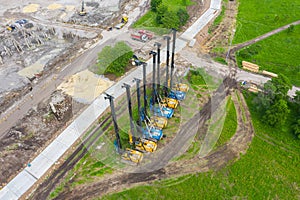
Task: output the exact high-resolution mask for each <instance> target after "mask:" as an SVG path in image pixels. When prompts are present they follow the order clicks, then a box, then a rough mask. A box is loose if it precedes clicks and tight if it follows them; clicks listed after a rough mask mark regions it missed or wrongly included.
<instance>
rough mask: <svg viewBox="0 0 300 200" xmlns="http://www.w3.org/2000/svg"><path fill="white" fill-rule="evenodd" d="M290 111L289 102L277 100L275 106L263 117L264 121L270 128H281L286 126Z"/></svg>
mask: <svg viewBox="0 0 300 200" xmlns="http://www.w3.org/2000/svg"><path fill="white" fill-rule="evenodd" d="M289 113H290V110H289V108H288V105H287V102H286V101H285V100H283V99H280V100H277V101H276V102H275V104H274V105H272V106H271V107H270V108H269V109H268V110H267V111H266V112H265V115H264V116H263V119H264V120H265V121H266V122H267V123H268V124H269V125H270V126H274V127H276V126H280V125H282V124H284V122H285V121H286V119H287V116H288V114H289Z"/></svg>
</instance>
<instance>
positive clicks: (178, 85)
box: [173, 83, 190, 92]
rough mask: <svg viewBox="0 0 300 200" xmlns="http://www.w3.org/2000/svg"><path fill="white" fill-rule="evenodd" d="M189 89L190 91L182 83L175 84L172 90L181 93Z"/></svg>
mask: <svg viewBox="0 0 300 200" xmlns="http://www.w3.org/2000/svg"><path fill="white" fill-rule="evenodd" d="M189 89H190V88H189V86H188V85H187V84H184V83H176V84H174V86H173V90H176V91H181V92H188V91H189Z"/></svg>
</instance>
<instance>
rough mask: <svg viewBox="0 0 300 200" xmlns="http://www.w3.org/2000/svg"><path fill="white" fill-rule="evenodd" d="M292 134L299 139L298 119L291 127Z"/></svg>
mask: <svg viewBox="0 0 300 200" xmlns="http://www.w3.org/2000/svg"><path fill="white" fill-rule="evenodd" d="M293 132H294V134H295V135H296V136H297V137H298V138H299V139H300V118H299V119H298V120H297V121H296V123H295V124H294V125H293Z"/></svg>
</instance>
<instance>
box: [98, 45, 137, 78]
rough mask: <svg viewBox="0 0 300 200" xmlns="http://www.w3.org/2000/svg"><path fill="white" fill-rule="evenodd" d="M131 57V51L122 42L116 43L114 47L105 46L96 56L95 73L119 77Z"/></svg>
mask: <svg viewBox="0 0 300 200" xmlns="http://www.w3.org/2000/svg"><path fill="white" fill-rule="evenodd" d="M132 56H133V52H132V49H131V48H130V47H129V46H128V45H126V44H125V43H124V42H118V43H117V44H115V46H114V47H111V46H106V47H104V48H103V50H102V51H101V52H100V53H99V54H98V62H97V66H98V71H97V73H98V74H114V75H116V76H121V75H123V74H124V72H125V68H126V66H127V65H128V61H129V60H130V59H131V58H132Z"/></svg>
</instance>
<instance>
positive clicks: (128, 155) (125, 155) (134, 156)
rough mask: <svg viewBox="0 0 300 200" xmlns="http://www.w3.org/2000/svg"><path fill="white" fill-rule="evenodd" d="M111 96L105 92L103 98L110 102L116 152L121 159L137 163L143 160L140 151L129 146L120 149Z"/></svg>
mask: <svg viewBox="0 0 300 200" xmlns="http://www.w3.org/2000/svg"><path fill="white" fill-rule="evenodd" d="M113 98H114V97H113V96H111V95H109V94H106V97H104V99H108V100H109V103H110V109H111V116H112V120H113V124H114V129H115V134H116V149H117V153H119V154H120V155H121V158H122V159H124V160H127V161H131V162H133V163H136V164H139V163H140V162H141V161H142V160H143V157H144V155H143V153H142V152H140V151H138V150H134V149H130V148H126V149H125V150H123V149H122V144H121V139H120V135H119V127H118V124H117V119H116V113H115V106H114V100H113Z"/></svg>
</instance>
